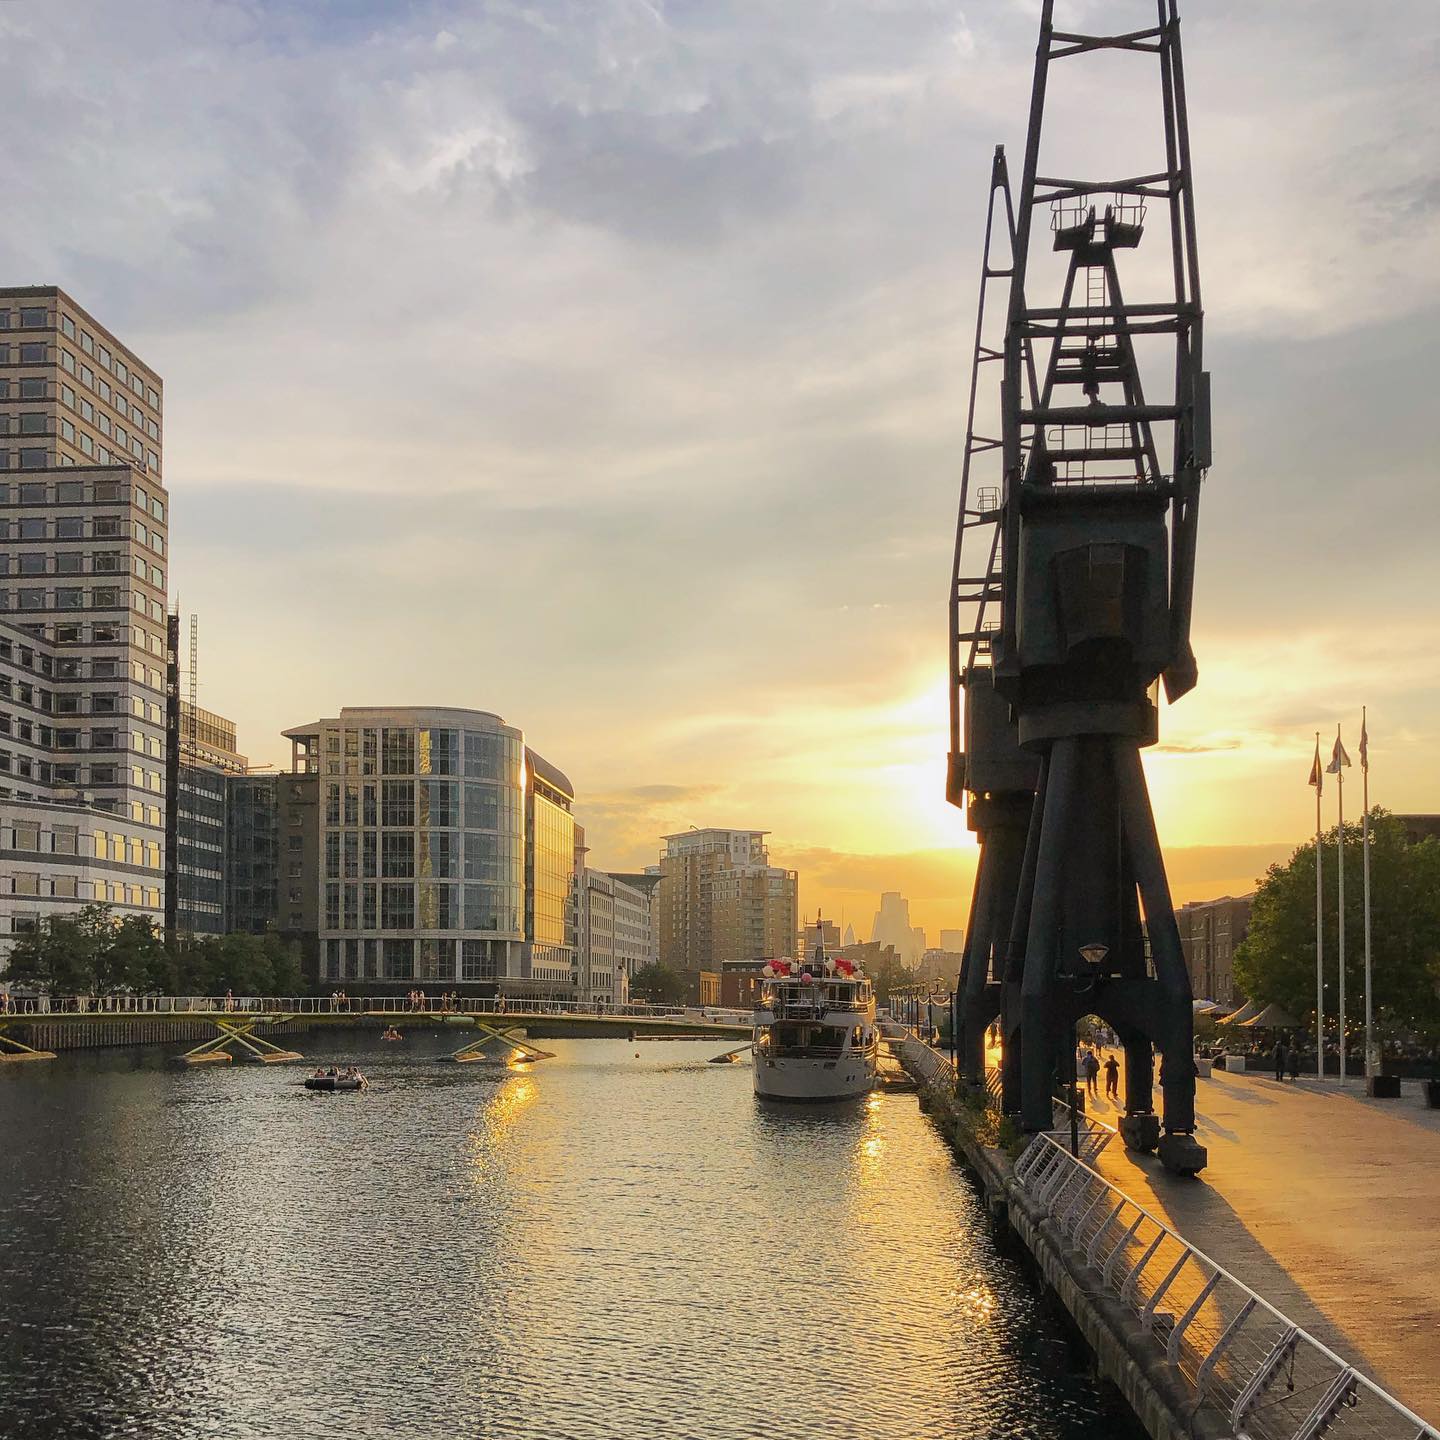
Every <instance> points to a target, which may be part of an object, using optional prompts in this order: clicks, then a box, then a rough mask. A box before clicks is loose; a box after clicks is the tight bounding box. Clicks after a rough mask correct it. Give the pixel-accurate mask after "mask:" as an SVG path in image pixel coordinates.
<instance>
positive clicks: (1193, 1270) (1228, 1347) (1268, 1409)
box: [1014, 1134, 1440, 1440]
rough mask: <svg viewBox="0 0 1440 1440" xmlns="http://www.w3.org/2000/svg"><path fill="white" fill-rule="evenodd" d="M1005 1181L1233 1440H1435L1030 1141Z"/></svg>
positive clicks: (1368, 1384) (1353, 1373)
mask: <svg viewBox="0 0 1440 1440" xmlns="http://www.w3.org/2000/svg"><path fill="white" fill-rule="evenodd" d="M1014 1173H1015V1179H1016V1181H1017V1182H1018V1183H1019V1184H1020V1186H1021V1188H1022V1189H1023V1190H1024V1191H1025V1193H1026V1194H1027V1195H1028V1196H1029V1197H1030V1199H1031V1200H1032V1201H1034V1202H1035V1203H1036V1204H1038V1205H1039V1206H1040V1207H1041V1208H1042V1209H1044V1210H1045V1211H1046V1212H1047V1214H1048V1216H1049V1219H1050V1223H1051V1224H1052V1225H1053V1227H1054V1228H1055V1230H1056V1232H1057V1234H1058V1236H1059V1238H1060V1240H1061V1241H1062V1242H1063V1244H1064V1245H1065V1246H1066V1247H1067V1248H1068V1249H1069V1250H1070V1251H1071V1253H1072V1254H1074V1255H1077V1256H1078V1257H1079V1258H1081V1259H1083V1261H1084V1262H1085V1263H1086V1264H1087V1265H1088V1266H1089V1267H1090V1268H1091V1269H1093V1270H1094V1271H1095V1272H1096V1273H1097V1274H1098V1275H1099V1276H1100V1281H1101V1285H1102V1287H1103V1289H1104V1291H1105V1293H1106V1294H1107V1295H1109V1296H1110V1298H1111V1299H1112V1300H1115V1301H1118V1302H1119V1303H1120V1304H1121V1305H1123V1306H1124V1307H1125V1308H1126V1309H1128V1310H1129V1311H1130V1312H1131V1313H1132V1314H1133V1315H1134V1316H1135V1318H1136V1319H1137V1320H1138V1321H1139V1323H1140V1325H1141V1327H1142V1329H1143V1330H1144V1331H1146V1332H1147V1333H1148V1334H1149V1335H1150V1336H1151V1337H1152V1338H1153V1339H1154V1340H1155V1342H1156V1344H1157V1345H1158V1346H1159V1347H1160V1348H1161V1349H1162V1350H1163V1351H1164V1354H1165V1358H1166V1360H1167V1361H1168V1362H1169V1364H1170V1365H1171V1366H1173V1367H1174V1369H1175V1371H1176V1373H1177V1375H1178V1376H1179V1377H1180V1378H1181V1379H1182V1380H1183V1382H1184V1384H1185V1385H1186V1386H1187V1387H1188V1388H1189V1390H1190V1391H1191V1393H1192V1395H1193V1397H1194V1400H1195V1403H1196V1404H1197V1405H1199V1404H1201V1403H1202V1402H1203V1403H1206V1404H1209V1405H1212V1406H1214V1407H1216V1408H1217V1409H1219V1410H1221V1411H1222V1412H1223V1413H1224V1414H1225V1415H1226V1416H1227V1418H1228V1421H1229V1424H1230V1427H1231V1430H1232V1432H1233V1434H1234V1435H1235V1436H1237V1437H1242V1440H1319V1437H1320V1436H1322V1435H1324V1436H1339V1437H1351V1436H1353V1437H1357V1440H1358V1437H1368V1440H1440V1430H1436V1429H1435V1428H1434V1427H1433V1426H1431V1425H1428V1424H1426V1423H1425V1421H1423V1420H1421V1419H1420V1417H1419V1416H1418V1415H1415V1414H1413V1413H1412V1412H1411V1411H1409V1410H1407V1409H1406V1408H1405V1407H1404V1406H1403V1405H1401V1404H1400V1402H1399V1401H1398V1400H1396V1399H1395V1398H1394V1397H1393V1396H1391V1395H1389V1394H1387V1393H1386V1392H1385V1391H1384V1390H1382V1389H1380V1387H1379V1386H1378V1385H1376V1384H1374V1383H1373V1382H1372V1381H1370V1380H1368V1379H1366V1378H1365V1376H1363V1375H1361V1374H1360V1373H1359V1372H1358V1371H1357V1370H1355V1369H1354V1367H1353V1366H1351V1365H1350V1364H1349V1363H1348V1362H1346V1361H1345V1360H1343V1359H1341V1358H1340V1356H1338V1355H1336V1354H1335V1353H1334V1352H1333V1351H1332V1350H1329V1349H1327V1348H1326V1347H1325V1346H1324V1345H1322V1344H1321V1343H1320V1342H1319V1341H1318V1340H1316V1339H1315V1338H1314V1337H1313V1336H1311V1335H1309V1334H1307V1333H1306V1332H1305V1331H1303V1330H1301V1329H1300V1328H1299V1326H1297V1325H1295V1324H1294V1323H1293V1322H1292V1321H1290V1320H1289V1319H1287V1318H1286V1316H1284V1315H1282V1314H1281V1313H1280V1311H1278V1310H1277V1309H1275V1307H1274V1306H1273V1305H1271V1304H1269V1303H1268V1302H1267V1301H1265V1300H1262V1299H1261V1298H1260V1296H1259V1295H1257V1294H1256V1293H1255V1292H1254V1291H1253V1290H1251V1289H1250V1288H1249V1286H1247V1285H1245V1284H1244V1283H1243V1282H1242V1281H1240V1280H1237V1279H1236V1278H1235V1277H1234V1276H1233V1275H1231V1274H1230V1272H1229V1271H1227V1270H1225V1269H1224V1268H1223V1267H1222V1266H1220V1265H1218V1264H1216V1262H1215V1261H1214V1260H1212V1259H1210V1257H1209V1256H1208V1255H1205V1254H1203V1253H1202V1252H1201V1251H1199V1250H1197V1249H1195V1247H1194V1246H1193V1245H1191V1244H1189V1243H1188V1242H1187V1241H1186V1240H1184V1239H1183V1238H1182V1237H1181V1236H1179V1235H1177V1234H1176V1233H1175V1232H1174V1231H1173V1230H1171V1229H1170V1228H1169V1227H1168V1226H1167V1225H1165V1224H1164V1222H1163V1221H1160V1220H1157V1219H1156V1218H1155V1216H1153V1215H1152V1214H1150V1212H1149V1211H1148V1210H1145V1209H1143V1208H1142V1207H1141V1206H1139V1205H1137V1204H1136V1203H1135V1202H1134V1201H1133V1200H1131V1199H1130V1197H1129V1196H1128V1195H1126V1194H1125V1193H1124V1191H1122V1190H1120V1189H1119V1188H1117V1187H1116V1186H1115V1185H1112V1184H1111V1183H1110V1181H1108V1180H1107V1179H1105V1177H1104V1176H1103V1175H1100V1174H1097V1173H1096V1172H1095V1171H1094V1170H1092V1169H1091V1168H1090V1166H1089V1165H1087V1164H1085V1163H1084V1162H1083V1161H1082V1160H1077V1159H1075V1158H1074V1157H1073V1156H1072V1155H1071V1154H1070V1152H1069V1150H1068V1149H1067V1148H1066V1146H1065V1144H1064V1143H1063V1142H1062V1141H1061V1140H1060V1139H1059V1138H1058V1137H1057V1136H1054V1135H1049V1134H1042V1135H1037V1136H1036V1137H1035V1138H1034V1140H1032V1141H1031V1143H1030V1145H1029V1146H1028V1147H1027V1149H1026V1150H1025V1153H1024V1154H1023V1155H1022V1156H1021V1157H1020V1158H1019V1160H1017V1161H1016V1163H1015V1172H1014Z"/></svg>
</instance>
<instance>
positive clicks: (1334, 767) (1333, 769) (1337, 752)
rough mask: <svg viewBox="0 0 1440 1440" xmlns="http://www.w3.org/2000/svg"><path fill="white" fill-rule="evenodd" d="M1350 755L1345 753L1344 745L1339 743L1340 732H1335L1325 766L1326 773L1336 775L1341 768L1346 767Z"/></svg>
mask: <svg viewBox="0 0 1440 1440" xmlns="http://www.w3.org/2000/svg"><path fill="white" fill-rule="evenodd" d="M1349 764H1350V757H1349V756H1348V755H1347V754H1346V753H1345V747H1344V746H1343V745H1342V744H1341V743H1340V732H1339V731H1338V730H1337V731H1336V732H1335V748H1334V749H1333V750H1332V751H1331V752H1330V763H1329V764H1328V765H1327V766H1326V767H1325V773H1326V774H1327V775H1338V774H1339V773H1340V771H1341V770H1342V769H1345V768H1348V766H1349Z"/></svg>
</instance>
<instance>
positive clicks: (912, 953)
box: [870, 890, 925, 969]
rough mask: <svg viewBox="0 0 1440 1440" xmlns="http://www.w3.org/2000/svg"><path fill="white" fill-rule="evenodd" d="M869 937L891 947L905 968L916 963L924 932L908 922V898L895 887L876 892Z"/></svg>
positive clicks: (922, 945)
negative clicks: (873, 919) (878, 894)
mask: <svg viewBox="0 0 1440 1440" xmlns="http://www.w3.org/2000/svg"><path fill="white" fill-rule="evenodd" d="M870 938H871V940H878V941H879V942H880V944H881V945H889V946H891V947H893V949H894V951H895V953H896V955H898V956H899V957H900V963H901V964H902V965H904V966H905V967H906V969H913V968H914V966H915V965H917V964H918V963H919V961H920V956H921V954H922V953H923V951H924V949H925V932H924V930H922V929H918V928H916V927H914V926H912V925H911V924H910V902H909V901H908V900H907V899H906V898H905V897H904V896H903V895H902V894H901V893H900V892H899V891H898V890H887V891H885V892H884V894H882V895H881V896H880V908H879V909H878V910H877V911H876V912H875V923H874V924H873V925H872V926H871V927H870Z"/></svg>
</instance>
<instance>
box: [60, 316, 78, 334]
mask: <svg viewBox="0 0 1440 1440" xmlns="http://www.w3.org/2000/svg"><path fill="white" fill-rule="evenodd" d="M60 329H61V331H62V332H63V333H64V334H65V335H67V336H69V338H70V339H71V340H73V339H74V338H75V322H74V321H73V320H72V319H71V318H70V317H69V316H68V315H62V316H61V317H60Z"/></svg>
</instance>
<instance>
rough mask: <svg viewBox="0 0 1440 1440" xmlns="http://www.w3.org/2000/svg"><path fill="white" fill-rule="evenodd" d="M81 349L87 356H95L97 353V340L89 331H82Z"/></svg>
mask: <svg viewBox="0 0 1440 1440" xmlns="http://www.w3.org/2000/svg"><path fill="white" fill-rule="evenodd" d="M80 348H81V349H82V350H83V351H84V352H85V353H86V354H87V355H93V354H94V353H95V339H94V337H93V336H92V335H91V334H90V332H89V331H88V330H82V331H81V332H80Z"/></svg>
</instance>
